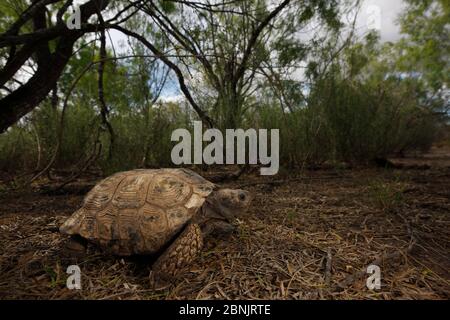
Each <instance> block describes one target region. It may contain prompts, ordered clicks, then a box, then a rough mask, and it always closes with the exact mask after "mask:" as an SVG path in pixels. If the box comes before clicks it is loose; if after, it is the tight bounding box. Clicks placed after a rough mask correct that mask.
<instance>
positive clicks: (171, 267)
mask: <svg viewBox="0 0 450 320" xmlns="http://www.w3.org/2000/svg"><path fill="white" fill-rule="evenodd" d="M202 247H203V236H202V231H201V229H200V227H199V226H198V225H197V224H192V223H191V224H189V225H187V226H186V228H185V229H184V231H183V232H182V233H181V234H180V236H179V237H178V238H177V239H176V240H175V241H174V243H172V244H171V245H170V247H169V248H167V250H166V251H165V252H164V253H163V254H162V255H161V256H160V257H159V258H158V260H157V261H156V262H155V263H154V265H153V267H152V270H153V276H154V277H155V279H156V280H157V281H158V280H164V281H168V280H171V279H173V278H174V277H175V276H176V275H177V273H178V272H179V271H180V270H181V269H182V268H183V267H185V266H187V265H189V264H190V263H191V262H192V261H193V260H194V259H195V258H196V257H197V255H198V254H199V252H200V250H201V249H202Z"/></svg>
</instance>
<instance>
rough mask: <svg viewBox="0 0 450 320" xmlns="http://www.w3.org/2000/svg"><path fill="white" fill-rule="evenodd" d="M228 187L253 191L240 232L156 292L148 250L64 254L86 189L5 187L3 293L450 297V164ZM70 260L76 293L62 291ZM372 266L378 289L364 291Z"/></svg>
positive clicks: (210, 242) (0, 210)
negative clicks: (66, 225)
mask: <svg viewBox="0 0 450 320" xmlns="http://www.w3.org/2000/svg"><path fill="white" fill-rule="evenodd" d="M427 161H432V160H430V159H427ZM97 179H98V178H91V179H89V181H86V179H85V178H84V180H82V181H81V180H80V181H79V182H80V183H81V182H83V183H88V184H91V185H92V184H93V183H95V181H96V180H97ZM224 185H226V186H232V187H235V186H241V187H244V188H245V189H247V190H249V191H251V192H252V193H253V194H254V196H255V199H254V201H253V203H252V206H251V208H250V210H249V211H248V212H247V213H245V214H244V215H242V216H241V217H239V219H238V221H237V222H236V224H237V226H238V232H236V233H235V234H233V235H231V236H229V237H228V238H226V239H207V240H206V248H205V250H204V251H203V252H202V255H201V256H200V257H199V259H197V260H196V261H195V263H194V264H193V265H191V266H190V267H188V268H186V270H185V272H184V273H183V274H182V275H181V276H180V277H179V278H178V279H176V280H175V281H174V283H173V284H171V285H169V286H167V287H164V288H158V289H155V288H152V287H151V286H150V282H149V278H148V274H149V269H150V263H149V259H147V258H145V257H144V258H137V257H132V258H120V257H113V256H107V255H104V254H102V252H100V251H99V250H98V249H96V248H95V247H93V246H91V247H89V250H88V255H87V256H86V257H84V258H80V259H77V260H76V261H75V260H74V258H71V257H67V256H66V255H65V254H64V253H63V250H62V246H63V243H64V242H65V241H66V238H65V237H63V236H61V235H60V234H59V233H58V226H59V225H60V224H61V223H62V222H63V221H64V220H65V219H66V218H67V217H68V216H69V215H70V214H72V213H73V212H74V211H75V210H76V209H77V208H78V207H79V206H80V205H81V202H82V199H83V193H84V192H85V191H82V192H80V194H77V193H76V192H75V191H74V190H70V189H67V190H68V191H67V192H66V193H62V194H51V195H49V194H47V195H46V194H43V193H39V192H37V191H36V188H37V187H36V186H35V188H34V189H33V190H29V191H21V192H15V193H10V192H9V193H3V194H2V195H0V230H1V231H0V299H17V298H18V299H449V298H450V255H449V253H450V161H447V162H445V161H443V160H442V159H441V158H439V164H438V165H434V164H433V163H432V164H431V168H430V169H427V170H424V169H417V168H416V169H408V168H403V169H395V170H386V169H375V168H374V169H352V170H348V169H346V170H323V171H320V170H319V171H307V172H302V173H298V174H296V175H294V174H292V172H282V173H281V174H280V175H279V176H277V178H276V180H274V179H273V178H268V177H261V176H259V175H258V174H257V173H256V174H251V175H245V176H242V177H241V178H240V179H239V180H237V181H234V182H231V183H226V184H224ZM75 189H76V188H75ZM81 190H83V188H81ZM74 263H77V264H78V266H79V267H80V268H81V271H82V275H81V281H82V289H81V290H69V289H67V288H66V278H67V276H68V275H67V274H66V269H67V267H68V266H69V265H70V264H74ZM373 263H374V264H376V265H378V266H379V267H380V268H381V289H379V290H370V289H368V288H367V286H366V280H367V278H368V277H369V276H370V274H367V273H366V269H367V267H368V266H369V265H370V264H373Z"/></svg>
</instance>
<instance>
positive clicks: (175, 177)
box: [60, 169, 215, 255]
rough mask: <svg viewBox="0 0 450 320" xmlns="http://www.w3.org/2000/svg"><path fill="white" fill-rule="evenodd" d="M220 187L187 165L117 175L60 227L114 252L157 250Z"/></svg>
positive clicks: (123, 253)
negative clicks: (180, 167)
mask: <svg viewBox="0 0 450 320" xmlns="http://www.w3.org/2000/svg"><path fill="white" fill-rule="evenodd" d="M214 188H215V185H214V184H213V183H211V182H209V181H207V180H205V179H204V178H203V177H201V176H199V175H198V174H196V173H195V172H193V171H191V170H187V169H155V170H151V169H149V170H146V169H142V170H133V171H126V172H120V173H116V174H114V175H112V176H110V177H108V178H106V179H104V180H102V181H101V182H100V183H98V184H97V185H96V186H95V187H94V188H93V189H92V190H91V191H90V192H89V193H88V194H87V195H86V197H85V199H84V202H83V205H82V207H81V208H80V209H79V210H78V211H76V212H75V213H74V214H73V215H72V216H71V217H70V218H69V219H67V220H66V221H65V222H64V224H63V225H62V226H61V228H60V231H61V232H62V233H65V234H68V235H80V236H82V237H83V238H86V239H87V240H89V241H91V242H93V243H96V244H97V245H99V246H100V247H102V248H103V249H105V250H106V251H109V252H111V253H113V254H118V255H131V254H150V253H154V252H157V251H159V250H160V249H161V248H163V247H164V245H165V244H167V243H168V242H169V241H170V240H171V239H173V237H174V236H175V235H176V234H177V233H178V232H179V231H180V230H181V229H182V228H183V226H185V225H186V223H187V222H189V221H190V220H191V219H192V217H193V216H194V215H195V214H196V212H197V211H198V210H199V208H200V207H201V206H202V205H203V203H204V201H205V199H206V197H207V196H208V195H209V194H210V193H211V192H212V191H213V189H214Z"/></svg>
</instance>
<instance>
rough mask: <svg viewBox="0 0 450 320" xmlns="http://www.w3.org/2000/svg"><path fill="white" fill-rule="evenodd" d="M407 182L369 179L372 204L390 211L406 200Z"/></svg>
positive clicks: (369, 195) (369, 193)
mask: <svg viewBox="0 0 450 320" xmlns="http://www.w3.org/2000/svg"><path fill="white" fill-rule="evenodd" d="M404 190H405V184H403V183H401V182H385V181H383V180H381V179H375V180H371V181H369V185H368V193H367V195H368V197H369V201H370V202H371V203H372V205H373V206H374V207H376V208H378V209H380V210H382V211H385V212H389V211H392V210H395V209H396V208H398V207H399V206H400V205H401V204H402V203H403V202H404V196H403V191H404Z"/></svg>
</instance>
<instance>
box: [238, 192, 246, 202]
mask: <svg viewBox="0 0 450 320" xmlns="http://www.w3.org/2000/svg"><path fill="white" fill-rule="evenodd" d="M239 200H242V201H244V200H245V193H243V192H241V193H239Z"/></svg>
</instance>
